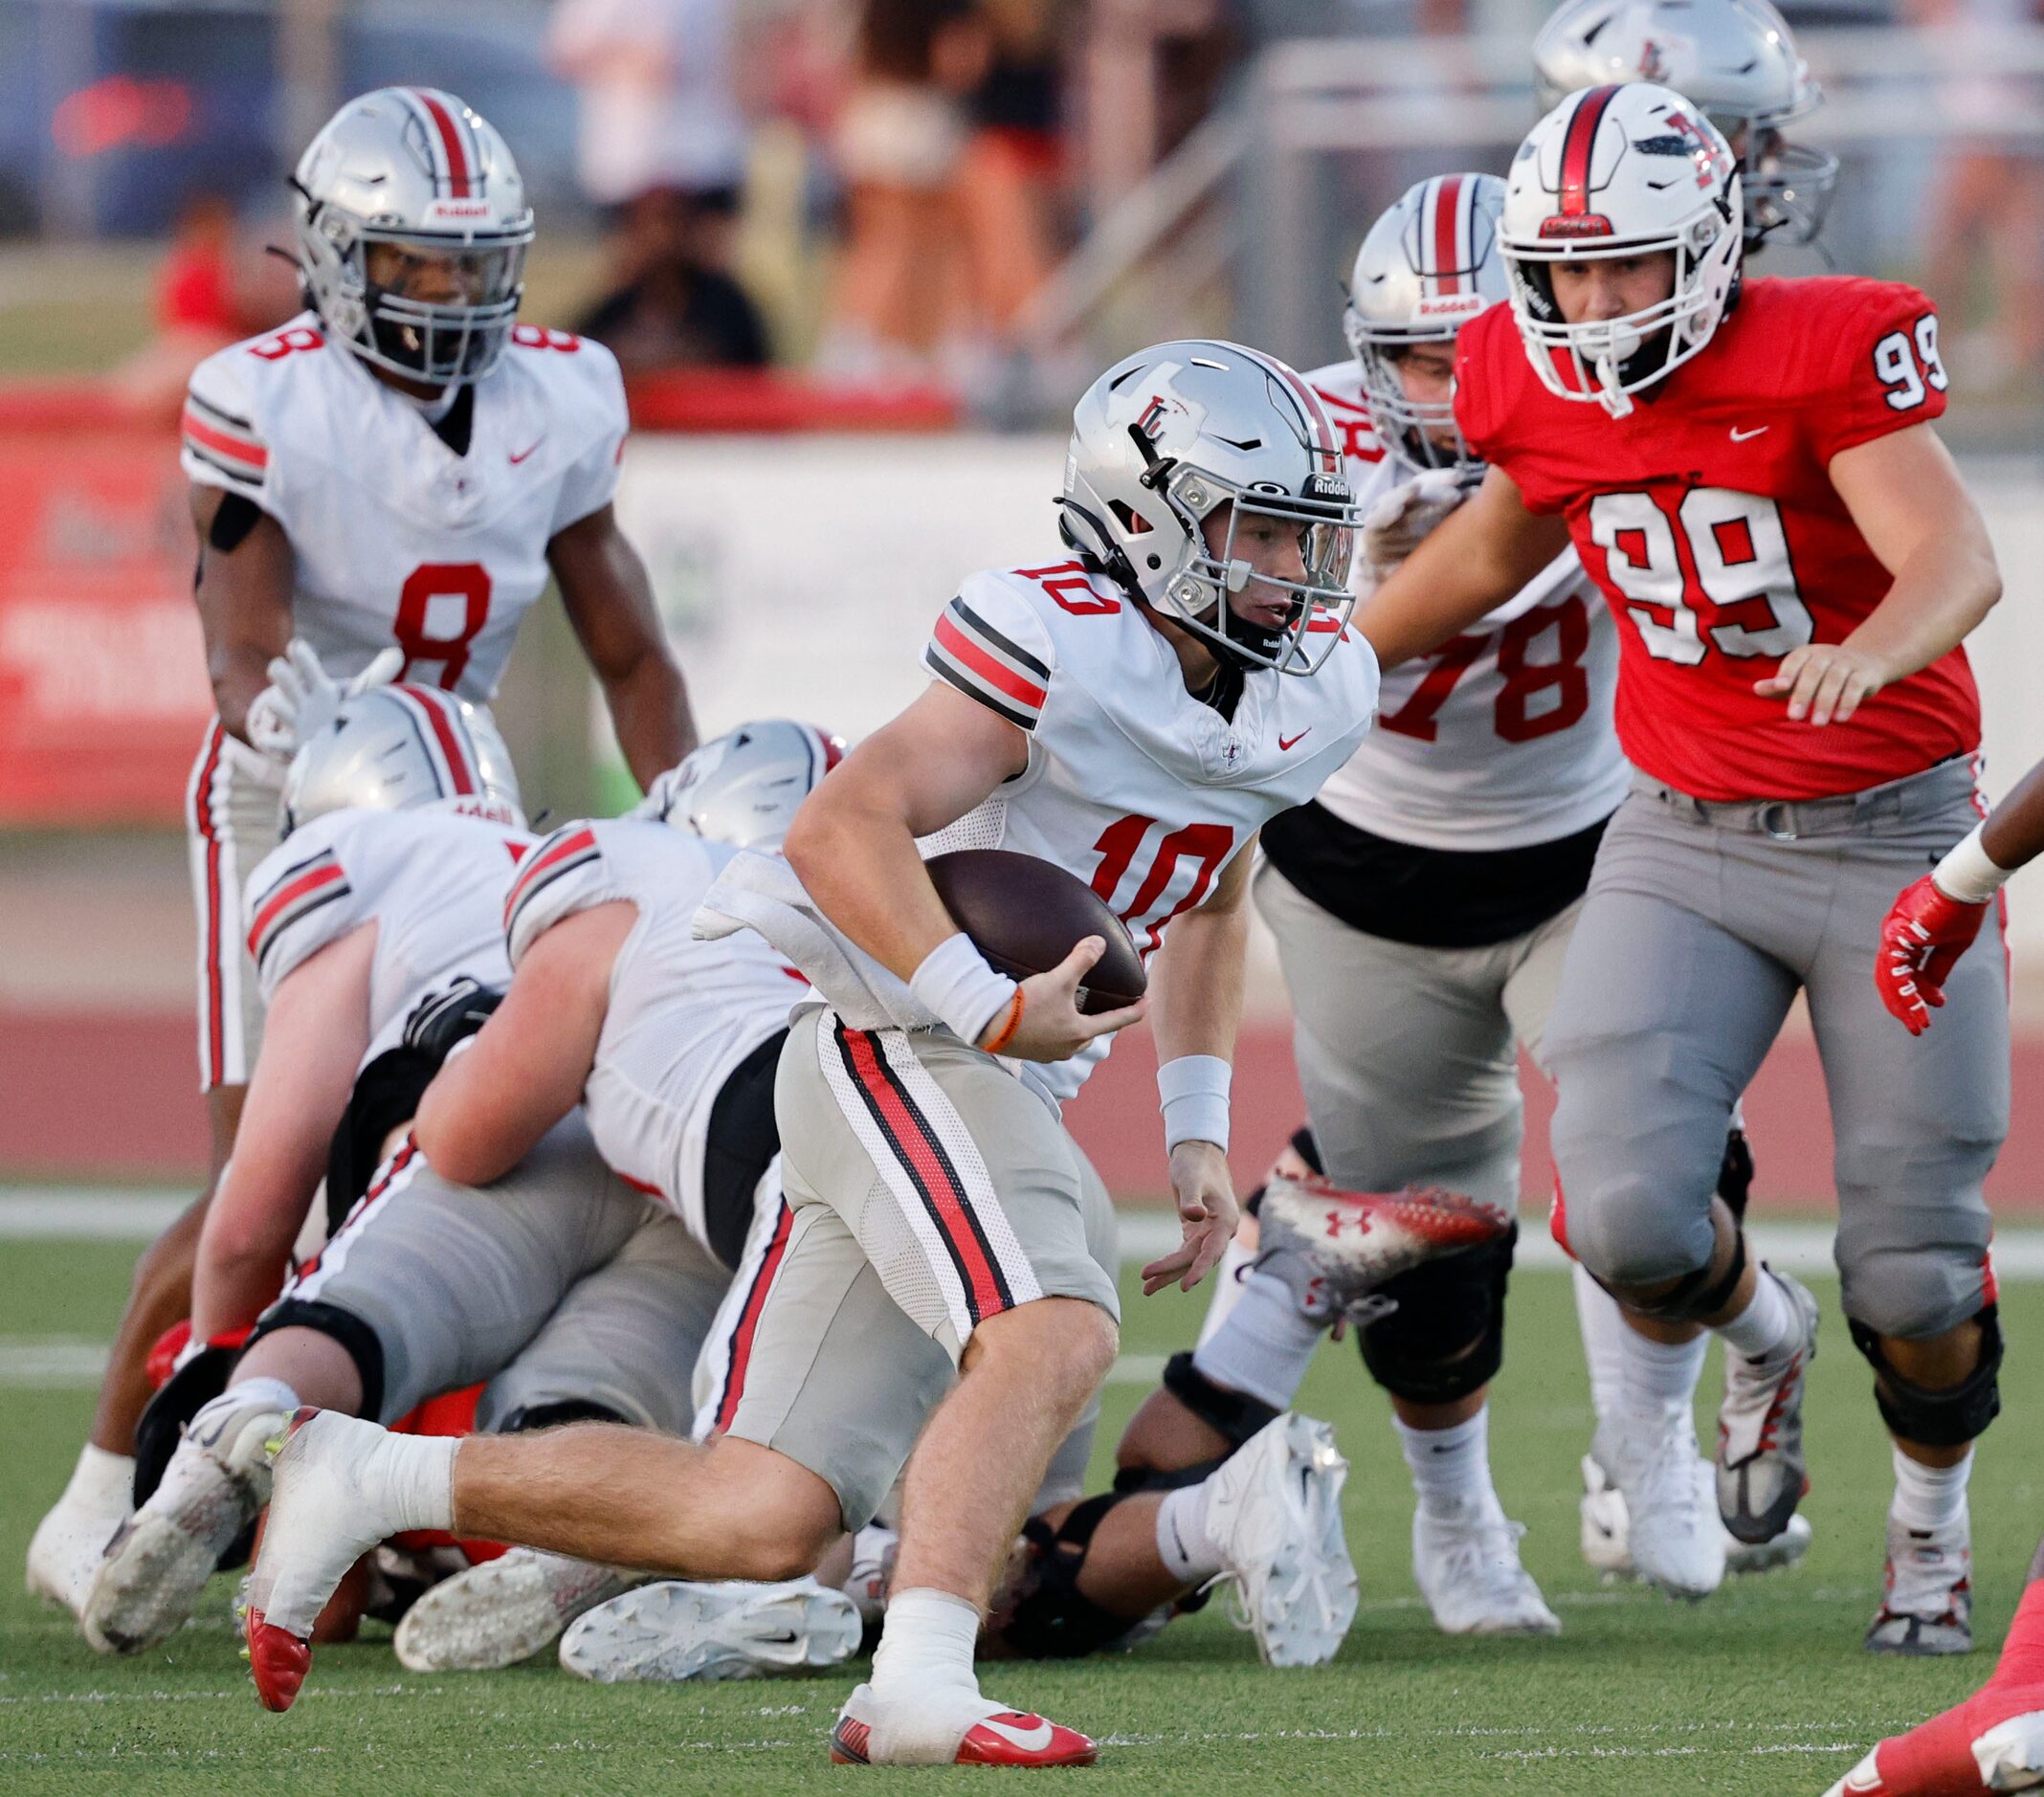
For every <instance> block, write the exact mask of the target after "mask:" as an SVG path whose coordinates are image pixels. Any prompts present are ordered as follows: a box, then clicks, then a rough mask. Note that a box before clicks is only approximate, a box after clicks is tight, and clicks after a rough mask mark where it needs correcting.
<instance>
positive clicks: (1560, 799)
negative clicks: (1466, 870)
mask: <svg viewBox="0 0 2044 1797" xmlns="http://www.w3.org/2000/svg"><path fill="white" fill-rule="evenodd" d="M1306 379H1307V380H1308V381H1310V382H1311V383H1312V385H1313V387H1314V388H1315V389H1316V390H1317V391H1318V392H1319V393H1320V395H1321V397H1322V399H1323V400H1324V401H1326V403H1327V410H1328V415H1329V416H1330V417H1332V418H1333V420H1334V422H1335V424H1336V426H1337V427H1338V428H1339V429H1340V430H1341V431H1342V433H1343V436H1344V447H1345V457H1344V460H1345V472H1346V474H1347V476H1348V481H1349V484H1350V485H1351V486H1352V487H1354V488H1355V491H1356V498H1357V499H1358V500H1359V502H1360V503H1361V504H1362V506H1363V509H1364V510H1365V511H1367V510H1368V509H1369V506H1370V504H1371V503H1372V501H1374V500H1375V499H1377V497H1378V496H1379V495H1380V494H1382V493H1384V492H1386V491H1388V490H1389V489H1390V488H1391V487H1393V486H1396V485H1397V484H1398V483H1399V482H1401V481H1404V480H1408V479H1410V478H1411V476H1412V474H1413V473H1414V470H1412V469H1411V468H1410V467H1408V466H1407V465H1406V464H1405V463H1404V462H1403V461H1402V460H1401V459H1400V458H1399V457H1398V456H1397V455H1394V454H1391V453H1389V451H1388V448H1387V445H1386V444H1385V443H1384V442H1383V441H1382V439H1380V438H1379V437H1378V436H1377V435H1376V434H1375V433H1374V431H1373V430H1372V429H1371V426H1370V422H1369V410H1368V407H1367V404H1366V401H1365V399H1364V397H1363V383H1362V377H1361V372H1360V370H1359V369H1358V368H1357V367H1356V365H1355V363H1354V361H1353V360H1352V359H1351V360H1350V361H1347V362H1338V363H1334V364H1331V365H1330V366H1327V367H1324V368H1317V369H1315V370H1314V371H1313V372H1312V373H1311V374H1309V375H1307V376H1306ZM1361 556H1362V545H1361V544H1360V543H1359V544H1358V545H1357V564H1358V566H1359V567H1360V566H1361ZM1358 590H1359V591H1360V590H1361V588H1358ZM1617 689H1618V627H1617V625H1616V623H1615V622H1614V621H1613V620H1612V617H1611V609H1610V607H1608V606H1606V605H1605V604H1604V603H1603V602H1602V600H1601V598H1600V597H1599V595H1598V593H1597V591H1596V589H1595V588H1593V587H1592V586H1591V585H1590V584H1589V580H1588V578H1587V577H1586V576H1585V574H1584V573H1583V569H1582V565H1581V564H1580V563H1579V562H1577V560H1576V555H1575V551H1574V550H1573V549H1566V550H1564V551H1563V552H1562V554H1561V555H1559V556H1557V557H1556V558H1555V560H1554V562H1553V563H1552V564H1551V565H1550V566H1548V567H1547V568H1546V569H1545V570H1544V572H1543V573H1542V574H1541V575H1540V576H1539V578H1538V579H1536V580H1535V581H1534V582H1533V583H1532V584H1531V585H1530V586H1529V587H1527V588H1525V590H1524V591H1523V592H1522V593H1520V594H1519V595H1518V596H1517V597H1516V598H1514V599H1513V600H1512V601H1511V602H1510V603H1509V604H1507V605H1504V606H1500V608H1499V609H1498V610H1497V611H1495V612H1493V613H1492V614H1491V615H1490V616H1489V617H1487V618H1485V619H1484V620H1483V621H1482V622H1481V623H1480V624H1478V625H1477V627H1476V629H1475V630H1473V631H1469V632H1464V633H1463V634H1462V635H1460V636H1457V637H1455V639H1454V640H1453V641H1452V642H1450V643H1448V644H1446V645H1445V646H1444V647H1442V648H1440V649H1437V650H1435V651H1434V652H1433V654H1431V655H1421V656H1416V657H1414V658H1413V659H1412V660H1411V661H1409V662H1407V663H1405V664H1404V665H1403V666H1402V667H1397V668H1393V669H1392V670H1391V671H1390V672H1389V674H1387V675H1386V676H1385V677H1384V690H1383V692H1382V694H1381V695H1380V696H1379V699H1378V701H1377V708H1378V716H1377V727H1376V728H1375V729H1374V730H1372V731H1371V732H1370V733H1369V735H1368V737H1366V739H1365V740H1364V742H1363V743H1362V745H1361V747H1359V748H1358V749H1357V750H1356V753H1355V758H1354V759H1353V760H1352V761H1351V762H1349V764H1348V765H1346V766H1345V767H1344V768H1342V769H1341V770H1340V771H1339V772H1337V773H1336V774H1335V775H1334V776H1333V778H1332V779H1330V780H1329V781H1328V782H1327V784H1326V785H1325V786H1324V787H1323V788H1321V791H1320V794H1319V798H1320V803H1321V804H1322V806H1324V807H1325V808H1326V809H1327V810H1330V811H1332V812H1333V813H1334V814H1335V816H1337V817H1339V818H1340V819H1342V821H1343V822H1344V823H1347V824H1352V825H1354V826H1355V827H1356V828H1357V829H1358V830H1366V831H1368V832H1370V834H1372V835H1375V836H1385V837H1389V839H1390V840H1391V841H1393V842H1405V843H1412V844H1415V845H1417V846H1418V847H1420V848H1426V849H1447V850H1457V851H1462V852H1471V851H1481V850H1488V849H1518V848H1523V847H1526V846H1528V845H1530V844H1533V843H1541V842H1557V841H1559V840H1561V838H1563V837H1565V836H1571V835H1574V834H1575V833H1576V832H1578V831H1582V830H1588V829H1589V827H1590V826H1591V825H1592V824H1595V823H1597V822H1598V821H1600V820H1601V819H1603V818H1606V817H1609V816H1610V815H1611V812H1612V811H1614V810H1617V809H1618V802H1619V800H1621V799H1622V798H1624V797H1625V791H1626V785H1627V783H1628V781H1629V780H1630V779H1631V777H1632V769H1631V768H1630V766H1629V765H1627V763H1626V760H1625V757H1624V756H1623V755H1622V754H1621V753H1620V752H1619V748H1618V738H1617V734H1616V732H1615V731H1614V730H1613V729H1612V727H1611V703H1612V699H1613V698H1614V697H1615V695H1616V693H1617Z"/></svg>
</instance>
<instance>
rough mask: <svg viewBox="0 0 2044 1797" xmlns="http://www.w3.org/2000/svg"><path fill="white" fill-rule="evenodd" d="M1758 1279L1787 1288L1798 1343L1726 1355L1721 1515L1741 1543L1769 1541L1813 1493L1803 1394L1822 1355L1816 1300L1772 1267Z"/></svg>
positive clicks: (1720, 1449)
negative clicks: (1759, 1357)
mask: <svg viewBox="0 0 2044 1797" xmlns="http://www.w3.org/2000/svg"><path fill="white" fill-rule="evenodd" d="M1760 1276H1761V1277H1762V1278H1763V1279H1772V1280H1774V1281H1775V1283H1776V1284H1778V1285H1779V1286H1780V1287H1781V1288H1782V1292H1783V1295H1784V1296H1785V1297H1786V1298H1788V1304H1789V1308H1790V1309H1791V1310H1793V1311H1794V1313H1795V1316H1796V1320H1797V1322H1798V1324H1799V1325H1800V1327H1799V1328H1798V1330H1797V1332H1796V1338H1795V1341H1794V1342H1793V1343H1792V1344H1791V1345H1790V1346H1789V1347H1788V1348H1787V1349H1785V1350H1784V1351H1783V1352H1781V1353H1779V1354H1776V1355H1773V1356H1771V1357H1770V1358H1769V1359H1767V1360H1766V1361H1749V1360H1746V1359H1744V1357H1742V1356H1740V1355H1737V1354H1734V1353H1731V1352H1729V1351H1727V1352H1726V1354H1725V1357H1724V1402H1723V1404H1722V1405H1721V1406H1720V1407H1719V1409H1718V1455H1717V1462H1718V1514H1719V1515H1720V1516H1722V1518H1723V1519H1724V1526H1725V1527H1726V1528H1727V1529H1728V1530H1730V1531H1731V1533H1732V1534H1733V1535H1735V1536H1737V1537H1738V1538H1739V1539H1740V1540H1741V1541H1742V1542H1768V1541H1772V1540H1773V1539H1774V1538H1775V1537H1776V1536H1777V1535H1779V1534H1781V1532H1782V1531H1783V1530H1784V1529H1786V1528H1787V1527H1788V1519H1789V1518H1790V1517H1792V1516H1793V1515H1795V1507H1796V1505H1797V1504H1799V1503H1801V1502H1802V1501H1803V1494H1804V1493H1805V1492H1806V1491H1808V1490H1809V1489H1810V1471H1809V1465H1808V1463H1807V1461H1806V1460H1805V1458H1804V1454H1803V1391H1804V1387H1805V1386H1806V1384H1807V1383H1808V1381H1809V1377H1810V1363H1811V1361H1813V1360H1815V1359H1816V1357H1817V1300H1816V1299H1815V1298H1812V1297H1811V1295H1810V1293H1809V1292H1808V1291H1806V1290H1805V1289H1804V1288H1803V1286H1802V1285H1801V1284H1799V1283H1798V1282H1797V1281H1796V1280H1794V1279H1791V1278H1790V1277H1789V1276H1788V1275H1787V1274H1785V1273H1776V1272H1775V1271H1774V1270H1773V1269H1772V1268H1770V1267H1762V1268H1761V1270H1760Z"/></svg>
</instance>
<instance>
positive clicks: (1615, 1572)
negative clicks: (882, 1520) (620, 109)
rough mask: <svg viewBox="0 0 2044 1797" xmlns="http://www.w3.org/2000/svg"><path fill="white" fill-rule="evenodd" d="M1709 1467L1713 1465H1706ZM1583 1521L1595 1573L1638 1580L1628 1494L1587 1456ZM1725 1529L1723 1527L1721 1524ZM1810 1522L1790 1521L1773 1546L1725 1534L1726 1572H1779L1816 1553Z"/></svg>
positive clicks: (1739, 1574)
mask: <svg viewBox="0 0 2044 1797" xmlns="http://www.w3.org/2000/svg"><path fill="white" fill-rule="evenodd" d="M1704 1464H1705V1465H1706V1466H1707V1465H1708V1463H1707V1462H1705V1463H1704ZM1580 1512H1581V1517H1582V1545H1583V1558H1584V1560H1585V1561H1587V1562H1588V1563H1589V1568H1590V1570H1591V1571H1592V1572H1596V1573H1600V1574H1602V1575H1603V1577H1604V1578H1605V1579H1607V1580H1621V1579H1636V1578H1638V1577H1639V1569H1638V1568H1637V1567H1636V1566H1634V1565H1633V1547H1632V1539H1631V1537H1632V1531H1631V1528H1630V1526H1629V1524H1628V1521H1627V1518H1626V1513H1625V1494H1624V1493H1623V1492H1621V1491H1620V1490H1619V1489H1618V1487H1617V1486H1616V1485H1614V1484H1612V1483H1611V1476H1610V1475H1608V1474H1607V1473H1606V1472H1605V1470H1604V1469H1603V1468H1602V1467H1601V1466H1599V1465H1598V1464H1597V1460H1596V1456H1595V1455H1594V1454H1585V1455H1584V1456H1583V1497H1582V1501H1581V1505H1580ZM1719 1526H1720V1527H1721V1528H1722V1527H1723V1524H1722V1521H1721V1522H1720V1524H1719ZM1810 1540H1811V1526H1810V1519H1809V1518H1808V1517H1806V1516H1803V1515H1801V1514H1800V1513H1799V1514H1797V1515H1795V1516H1792V1517H1790V1518H1789V1519H1788V1527H1787V1528H1785V1529H1784V1530H1783V1531H1782V1532H1781V1533H1780V1534H1779V1535H1777V1536H1776V1537H1775V1538H1774V1539H1773V1540H1772V1541H1771V1542H1742V1541H1741V1540H1740V1539H1739V1538H1738V1537H1737V1536H1735V1535H1733V1534H1732V1533H1731V1531H1730V1530H1728V1529H1727V1530H1725V1535H1724V1570H1725V1571H1726V1573H1727V1574H1729V1575H1730V1576H1731V1577H1733V1578H1735V1579H1736V1578H1742V1577H1744V1576H1747V1575H1749V1574H1754V1573H1762V1572H1774V1571H1777V1570H1779V1569H1781V1568H1783V1567H1786V1566H1792V1565H1794V1564H1796V1563H1797V1562H1798V1561H1800V1560H1801V1559H1802V1558H1803V1556H1804V1555H1805V1554H1807V1553H1809V1552H1810Z"/></svg>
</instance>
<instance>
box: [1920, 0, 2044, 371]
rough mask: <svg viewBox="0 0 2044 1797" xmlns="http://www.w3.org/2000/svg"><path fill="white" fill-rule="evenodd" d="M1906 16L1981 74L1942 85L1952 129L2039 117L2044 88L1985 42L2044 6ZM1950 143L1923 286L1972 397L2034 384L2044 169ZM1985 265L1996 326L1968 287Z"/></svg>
mask: <svg viewBox="0 0 2044 1797" xmlns="http://www.w3.org/2000/svg"><path fill="white" fill-rule="evenodd" d="M1906 12H1907V15H1908V17H1909V19H1910V21H1911V22H1912V23H1914V24H1917V25H1922V26H1926V27H1930V28H1932V29H1934V30H1936V31H1937V32H1938V33H1940V42H1941V44H1942V45H1944V46H1945V47H1946V50H1947V54H1948V55H1949V57H1950V60H1949V61H1948V62H1946V64H1945V66H1946V67H1949V68H1952V69H1964V70H1969V71H1972V73H1969V74H1966V75H1954V76H1951V77H1948V78H1946V79H1945V80H1944V82H1943V83H1942V87H1941V93H1940V99H1941V100H1942V101H1943V106H1944V114H1945V116H1946V118H1947V119H1948V120H1950V121H1952V122H1958V121H1964V120H1980V121H1983V122H1986V123H1988V125H1989V126H1990V127H1991V126H1992V125H1994V124H1997V123H2000V122H2005V121H2007V120H2008V119H2010V118H2011V117H2012V116H2015V115H2018V114H2021V113H2024V112H2026V111H2029V110H2031V109H2033V107H2034V106H2035V104H2036V100H2037V93H2036V87H2037V84H2036V82H2035V81H2034V80H2029V81H2015V80H2011V79H2009V78H2005V77H2001V76H1997V75H1996V74H1995V73H1994V68H1995V60H1994V55H1993V52H1992V47H1991V45H1990V44H1989V43H1988V42H1985V41H1983V40H1982V39H1981V37H1980V35H1979V33H1982V32H1984V31H1992V30H1994V29H1996V28H2008V27H2012V26H2019V25H2021V24H2023V23H2024V22H2026V20H2032V21H2033V20H2036V19H2038V18H2039V16H2040V12H2044V8H2040V7H2039V5H2038V4H2037V0H1907V5H1906ZM1947 142H1948V143H1949V144H1950V148H1949V149H1947V150H1946V151H1945V153H1944V158H1943V161H1942V164H1941V166H1940V168H1939V170H1938V173H1937V175H1936V176H1935V177H1934V178H1933V180H1932V183H1931V189H1930V194H1929V205H1928V211H1929V217H1928V219H1927V220H1926V221H1925V232H1924V247H1923V284H1924V285H1925V286H1926V287H1927V288H1929V289H1930V291H1931V294H1932V296H1933V297H1934V298H1935V299H1936V300H1937V301H1938V310H1939V312H1940V314H1941V315H1942V316H1943V318H1944V325H1945V330H1946V338H1945V344H1944V348H1945V358H1946V361H1947V363H1948V364H1949V366H1950V367H1951V370H1952V374H1953V377H1954V379H1955V380H1957V381H1958V382H1960V384H1961V385H1962V386H1965V387H1966V388H1972V389H1974V390H1994V389H1998V388H2006V387H2007V386H2008V384H2009V383H2010V382H2011V380H2015V381H2019V382H2020V381H2029V382H2032V383H2034V382H2036V381H2037V380H2038V379H2039V378H2040V377H2044V162H2040V161H2039V160H2038V159H2037V157H2036V155H2035V154H2034V152H2028V153H2025V152H2012V151H2011V150H2010V149H2009V148H2008V147H2007V146H2006V143H2005V142H2004V141H2002V140H1997V139H1996V138H1994V137H1991V136H1982V137H1972V138H1969V137H1966V136H1964V135H1961V136H1957V137H1954V138H1951V139H1948V140H1947ZM1983 265H1985V266H1986V267H1987V268H1988V269H1990V270H1991V271H1992V281H1993V287H1994V293H1993V296H1992V300H1991V302H1990V304H1991V309H1992V312H1993V315H1994V316H1993V318H1992V320H1991V322H1983V321H1982V319H1981V307H1980V303H1979V301H1980V291H1979V288H1978V287H1977V286H1976V285H1974V284H1973V283H1972V282H1970V281H1969V280H1968V274H1969V272H1970V271H1973V270H1977V269H1980V268H1982V267H1983Z"/></svg>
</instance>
